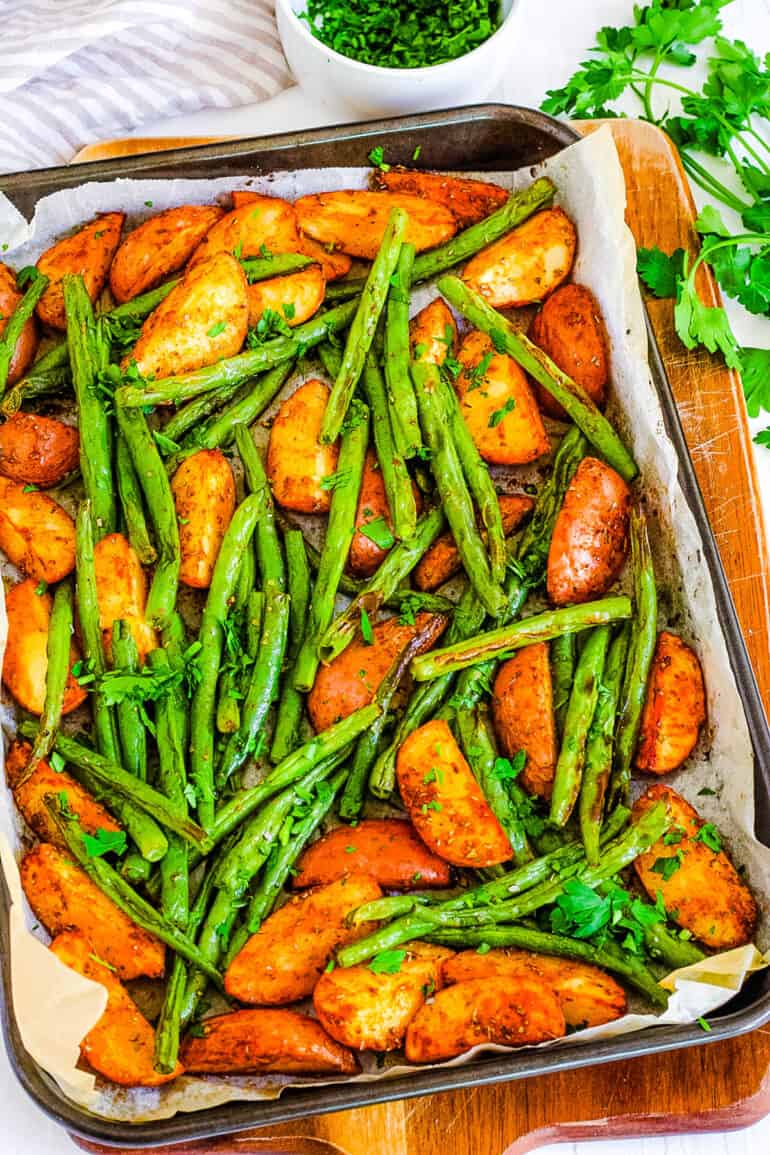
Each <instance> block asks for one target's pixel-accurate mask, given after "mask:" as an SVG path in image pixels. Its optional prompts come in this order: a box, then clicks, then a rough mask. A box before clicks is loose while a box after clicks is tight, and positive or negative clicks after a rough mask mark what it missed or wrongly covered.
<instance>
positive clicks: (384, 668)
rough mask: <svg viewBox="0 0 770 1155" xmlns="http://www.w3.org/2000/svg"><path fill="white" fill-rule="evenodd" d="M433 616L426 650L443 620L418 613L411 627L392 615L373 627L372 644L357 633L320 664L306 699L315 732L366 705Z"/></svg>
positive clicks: (444, 620) (442, 625)
mask: <svg viewBox="0 0 770 1155" xmlns="http://www.w3.org/2000/svg"><path fill="white" fill-rule="evenodd" d="M432 619H433V620H435V627H436V628H435V632H433V633H432V635H431V637H430V639H429V641H428V642H427V644H426V646H425V649H429V648H430V646H432V645H434V643H435V642H436V641H437V640H438V637H439V635H440V634H441V632H442V631H443V629H444V627H445V625H446V619H445V618H443V617H442V616H441V615H439V614H429V613H419V614H417V615H416V617H415V622H414V625H413V626H407V625H401V624H400V622H399V620H398V618H395V617H394V618H388V619H387V621H384V622H378V624H377V625H376V626H374V627H373V628H372V633H373V635H374V640H373V642H372V643H371V645H367V643H366V642H364V640H363V639H362V638H361V637H360V636H357V637H355V638H354V639H353V641H352V642H351V643H350V645H349V646H347V647H346V648H345V649H344V650H343V651H342V653H341V654H339V655H338V657H336V658H334V659H333V661H331V662H329V664H328V665H326V666H321V667H320V669H319V670H318V673H317V674H316V679H315V682H314V684H313V689H312V690H311V691H310V693H309V694H308V696H307V702H306V705H307V712H308V714H309V715H310V721H311V722H312V723H313V726H314V728H315V730H316V732H317V733H319V734H320V732H321V731H322V730H326V729H328V727H329V726H332V725H333V724H334V723H335V722H341V721H342V719H343V718H347V716H348V714H352V713H353V712H354V710H360V709H361V707H362V706H368V705H369V703H370V702H371V701H372V700H373V699H374V695H375V694H376V693H377V689H378V687H379V685H380V682H381V681H382V679H383V678H384V677H385V675H386V674H387V672H388V670H389V669H390V667H391V665H392V664H393V662H394V661H395V660H396V657H397V656H398V654H399V653H400V652H401V650H403V648H404V647H405V646H406V645H407V643H408V642H409V641H410V639H411V638H413V637H414V635H415V634H416V633H418V632H420V631H422V630H424V629H425V628H426V627H427V626H428V624H429V623H430V622H431V620H432Z"/></svg>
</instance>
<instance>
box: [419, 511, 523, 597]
mask: <svg viewBox="0 0 770 1155" xmlns="http://www.w3.org/2000/svg"><path fill="white" fill-rule="evenodd" d="M499 505H500V515H501V517H502V522H503V533H504V534H505V535H506V537H507V536H508V535H509V534H511V533H513V531H514V530H515V529H517V528H518V526H520V525H521V523H522V521H523V520H524V518H525V517H527V516H528V515H529V514H530V513H531V512H532V510H533V508H534V505H535V503H534V501H533V500H532V498H531V497H527V496H526V494H524V493H501V494H500V498H499ZM462 568H463V563H462V561H461V560H460V551H459V550H458V548H457V544H456V542H455V539H454V538H453V536H452V534H451V533H442V534H441V536H440V537H437V538H436V540H435V541H434V543H433V545H432V546H431V547H430V549H428V550H426V551H425V553H424V554H423V555H422V557H421V558H420V560H419V561H418V563H417V565H416V566H415V568H414V570H413V572H412V580H413V581H414V584H415V586H416V588H417V589H418V590H424V591H426V592H429V593H430V592H432V591H433V590H437V589H438V588H439V586H442V585H443V584H444V582H448V581H449V579H450V578H453V577H454V576H455V574H458V573H460V571H461V570H462Z"/></svg>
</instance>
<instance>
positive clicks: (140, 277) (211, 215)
mask: <svg viewBox="0 0 770 1155" xmlns="http://www.w3.org/2000/svg"><path fill="white" fill-rule="evenodd" d="M223 216H224V209H221V208H219V207H218V206H217V205H178V206H177V207H176V208H173V209H165V210H164V211H163V212H162V213H157V214H156V215H155V216H154V217H150V219H149V220H146V221H143V222H142V224H141V225H138V226H137V228H135V229H134V231H133V232H132V233H129V234H128V236H127V237H126V239H125V240H124V242H123V244H122V245H121V246H120V248H119V249H118V251H117V252H116V254H115V259H114V260H113V262H112V267H111V268H110V290H111V292H112V295H113V297H114V298H115V300H116V301H118V302H121V303H122V302H123V301H130V300H131V299H132V297H138V296H139V294H140V293H146V292H147V290H148V289H153V288H154V287H155V286H156V285H159V284H160V282H161V281H163V280H165V278H166V277H168V276H170V275H171V273H176V272H177V271H178V270H179V269H181V268H183V267H184V265H186V264H187V261H188V259H189V257H190V256H191V254H192V253H193V252H195V250H196V248H197V247H198V245H199V244H200V242H201V241H202V240H203V238H204V237H205V235H206V233H207V232H208V231H209V229H210V228H212V227H213V226H214V225H215V224H216V223H217V221H218V220H220V219H221V218H222V217H223Z"/></svg>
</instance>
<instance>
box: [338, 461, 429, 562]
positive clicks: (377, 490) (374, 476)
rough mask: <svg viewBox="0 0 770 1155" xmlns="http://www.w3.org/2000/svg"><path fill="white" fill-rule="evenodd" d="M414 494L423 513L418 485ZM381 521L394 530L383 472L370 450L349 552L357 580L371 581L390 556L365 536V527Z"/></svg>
mask: <svg viewBox="0 0 770 1155" xmlns="http://www.w3.org/2000/svg"><path fill="white" fill-rule="evenodd" d="M412 490H413V492H414V501H415V505H416V506H417V514H418V516H419V514H420V513H421V511H422V495H421V494H420V491H419V490H418V488H417V486H416V485H412ZM379 518H384V519H385V521H386V522H387V525H388V528H389V529H390V530H391V531H392V530H393V522H392V520H391V516H390V505H389V504H388V495H387V494H386V492H385V482H384V481H383V479H382V470H381V469H380V464H379V461H378V460H377V454H376V453H375V451H374V449H372V448H371V447H370V448H369V449H368V450H367V454H366V460H365V462H364V474H363V478H362V480H361V491H360V493H359V495H358V508H357V509H356V532H355V534H354V535H353V540H352V542H351V543H350V550H349V552H348V569H349V570H350V572H351V573H352V574H355V576H356V577H371V575H372V574H373V573H374V572H375V570H377V569H379V566H380V564H381V563H382V562H383V561H384V560H385V558H386V557H387V555H388V550H387V549H383V548H382V547H381V546H379V545H377V543H376V542H375V541H372V539H371V538H370V537H367V536H366V533H365V532H364V527H365V526H367V525H368V524H369V522H370V521H378V520H379Z"/></svg>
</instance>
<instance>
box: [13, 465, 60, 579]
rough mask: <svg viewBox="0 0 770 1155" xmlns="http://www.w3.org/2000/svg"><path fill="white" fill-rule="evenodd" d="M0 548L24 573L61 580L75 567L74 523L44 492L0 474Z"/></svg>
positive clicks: (39, 577)
mask: <svg viewBox="0 0 770 1155" xmlns="http://www.w3.org/2000/svg"><path fill="white" fill-rule="evenodd" d="M0 549H2V551H3V553H4V554H5V555H6V557H7V558H8V560H9V561H10V562H11V563H12V564H13V565H15V566H17V567H18V569H20V570H21V571H22V573H25V574H27V576H28V577H31V578H35V580H36V581H39V582H40V581H44V582H48V583H49V584H50V583H52V582H58V581H61V579H62V578H65V577H66V576H67V574H70V573H72V571H73V569H74V568H75V523H74V522H73V520H72V518H71V517H70V515H69V514H68V513H67V511H66V510H65V509H63V508H62V507H61V506H60V505H59V503H58V502H57V501H54V499H53V498H52V497H49V496H48V494H47V493H38V492H37V491H36V490H34V489H31V488H30V487H29V485H22V483H21V482H20V481H12V480H11V478H9V477H2V476H0Z"/></svg>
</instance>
